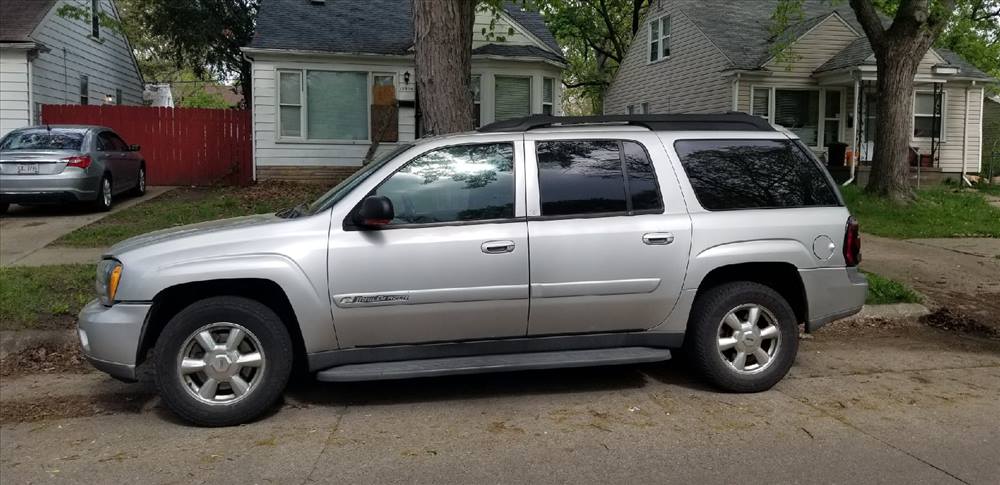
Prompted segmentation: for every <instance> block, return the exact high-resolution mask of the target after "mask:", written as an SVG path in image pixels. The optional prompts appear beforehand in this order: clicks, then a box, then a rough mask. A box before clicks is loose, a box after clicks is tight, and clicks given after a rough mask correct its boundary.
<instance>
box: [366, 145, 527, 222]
mask: <svg viewBox="0 0 1000 485" xmlns="http://www.w3.org/2000/svg"><path fill="white" fill-rule="evenodd" d="M514 180H515V179H514V146H513V145H512V144H511V143H489V144H481V145H458V146H451V147H445V148H439V149H437V150H434V151H430V152H427V153H425V154H423V155H420V156H419V157H417V158H415V159H413V160H410V161H409V162H407V163H406V165H404V166H403V167H402V168H401V169H399V171H397V172H396V173H394V174H392V176H390V177H389V178H388V179H386V181H385V182H383V183H382V185H380V186H379V187H378V188H377V189H375V191H374V192H373V194H372V195H376V196H383V197H387V198H388V199H389V200H390V201H392V205H393V209H394V211H395V216H396V217H395V218H394V219H393V220H392V222H391V223H390V224H389V226H397V225H402V224H430V223H439V222H467V221H483V220H493V219H509V218H512V217H514V186H515V181H514Z"/></svg>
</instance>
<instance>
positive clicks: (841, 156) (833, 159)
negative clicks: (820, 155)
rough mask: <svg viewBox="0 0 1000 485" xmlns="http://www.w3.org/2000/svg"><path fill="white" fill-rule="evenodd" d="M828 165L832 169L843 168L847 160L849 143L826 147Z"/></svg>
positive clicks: (832, 144) (833, 144)
mask: <svg viewBox="0 0 1000 485" xmlns="http://www.w3.org/2000/svg"><path fill="white" fill-rule="evenodd" d="M826 150H827V151H826V164H827V165H828V166H830V167H843V166H844V162H845V161H846V160H847V157H846V155H847V143H840V142H836V143H831V144H829V145H827V146H826Z"/></svg>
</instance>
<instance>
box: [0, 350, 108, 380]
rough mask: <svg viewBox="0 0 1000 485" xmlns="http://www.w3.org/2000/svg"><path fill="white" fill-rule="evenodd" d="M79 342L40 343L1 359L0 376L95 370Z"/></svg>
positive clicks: (78, 372) (74, 372)
mask: <svg viewBox="0 0 1000 485" xmlns="http://www.w3.org/2000/svg"><path fill="white" fill-rule="evenodd" d="M93 370H94V368H93V367H91V366H90V364H89V363H87V360H86V359H85V358H84V357H83V353H82V352H81V351H80V345H79V344H77V343H67V344H62V345H47V344H46V345H38V346H35V347H31V348H28V349H25V350H22V351H20V352H16V353H12V354H10V355H7V356H6V357H4V358H2V359H0V376H2V377H16V376H20V375H25V374H60V373H61V374H67V373H73V374H80V373H85V372H93Z"/></svg>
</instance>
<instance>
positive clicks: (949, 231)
mask: <svg viewBox="0 0 1000 485" xmlns="http://www.w3.org/2000/svg"><path fill="white" fill-rule="evenodd" d="M840 190H841V192H842V193H843V194H844V199H845V200H846V201H847V206H848V208H850V209H851V213H852V214H854V216H855V217H857V218H858V221H859V222H860V223H861V230H862V231H864V232H867V233H870V234H875V235H876V236H886V237H894V238H900V239H908V238H920V237H1000V208H996V207H993V206H991V205H989V204H988V203H987V202H986V199H985V198H983V196H982V194H980V193H978V192H976V191H973V190H958V189H956V188H954V187H947V186H942V187H934V188H930V189H924V190H919V191H917V199H916V201H914V202H912V203H910V204H907V205H900V204H896V203H893V202H891V201H888V200H884V199H880V198H876V197H871V196H868V195H866V194H864V193H862V191H861V188H859V187H857V186H853V185H852V186H848V187H841V188H840Z"/></svg>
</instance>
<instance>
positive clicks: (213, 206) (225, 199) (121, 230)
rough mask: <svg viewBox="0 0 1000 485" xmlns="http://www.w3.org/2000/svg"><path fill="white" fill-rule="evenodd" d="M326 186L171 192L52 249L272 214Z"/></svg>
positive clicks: (63, 239) (111, 217) (270, 185)
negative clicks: (234, 218)
mask: <svg viewBox="0 0 1000 485" xmlns="http://www.w3.org/2000/svg"><path fill="white" fill-rule="evenodd" d="M328 189H329V187H327V186H325V185H308V184H295V183H288V182H265V183H259V184H256V185H253V186H250V187H196V188H180V189H174V190H171V191H170V192H167V193H166V194H163V195H161V196H159V197H157V198H155V199H153V200H150V201H148V202H144V203H142V204H139V205H136V206H133V207H129V208H128V209H125V210H122V211H119V212H116V213H114V214H111V215H109V216H108V217H105V218H104V219H101V220H99V221H97V222H95V223H93V224H90V225H87V226H84V227H81V228H80V229H77V230H75V231H73V232H71V233H69V234H66V235H65V236H63V237H61V238H59V239H58V240H56V241H55V243H53V245H56V246H75V247H105V246H110V245H112V244H115V243H117V242H119V241H121V240H123V239H127V238H130V237H132V236H137V235H139V234H144V233H147V232H150V231H155V230H158V229H165V228H169V227H174V226H182V225H185V224H193V223H196V222H203V221H211V220H215V219H225V218H228V217H238V216H245V215H250V214H261V213H266V212H276V211H277V210H279V209H283V208H286V207H292V206H295V205H298V204H300V203H302V202H306V201H309V202H311V201H312V200H314V199H316V198H317V197H319V196H320V195H321V194H322V193H323V192H325V191H326V190H328Z"/></svg>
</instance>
